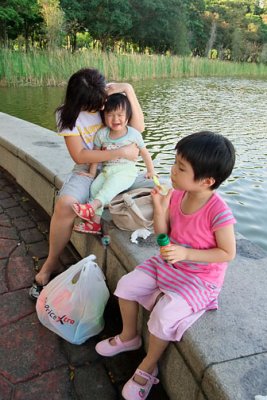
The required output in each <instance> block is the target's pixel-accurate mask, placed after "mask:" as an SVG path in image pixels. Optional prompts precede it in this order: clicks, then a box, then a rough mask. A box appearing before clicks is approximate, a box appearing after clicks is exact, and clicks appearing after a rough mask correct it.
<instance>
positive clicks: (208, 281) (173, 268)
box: [96, 131, 236, 400]
mask: <svg viewBox="0 0 267 400" xmlns="http://www.w3.org/2000/svg"><path fill="white" fill-rule="evenodd" d="M175 149H176V151H177V154H176V159H175V163H174V165H173V167H172V170H171V181H172V186H173V189H171V190H169V192H168V194H167V195H166V196H163V195H161V194H160V187H156V188H155V189H153V191H152V199H153V205H154V230H155V233H156V234H159V233H166V234H168V235H169V237H170V241H171V245H169V246H168V247H166V248H165V249H164V254H163V256H164V259H163V258H162V255H158V256H155V257H151V258H150V259H148V260H147V261H145V262H144V263H143V264H141V265H138V266H137V267H136V268H135V270H134V271H132V272H130V273H129V274H127V275H125V276H123V277H122V278H121V279H120V281H119V282H118V285H117V288H116V290H115V295H116V296H118V297H119V305H120V310H121V314H122V321H123V329H122V332H121V333H120V334H119V335H117V336H115V337H113V338H109V339H106V340H103V341H102V342H99V343H98V344H97V345H96V351H97V352H98V353H99V354H101V355H104V356H113V355H116V354H118V353H121V352H123V351H129V350H135V349H137V348H139V347H140V346H141V337H140V336H139V335H138V334H137V315H138V305H139V304H141V305H142V306H143V307H144V308H146V309H147V310H149V311H151V314H150V318H149V321H148V329H149V333H150V336H149V346H148V353H147V355H146V357H145V358H144V359H143V361H142V362H141V364H140V365H139V367H138V368H137V370H136V371H135V373H134V375H133V377H132V378H131V379H130V380H129V381H128V382H127V383H126V384H125V385H124V388H123V391H122V395H123V397H124V398H125V399H126V400H137V399H140V398H142V399H145V398H146V397H147V396H148V394H149V391H150V389H151V387H152V385H153V384H155V383H158V379H157V378H156V376H157V374H158V368H157V362H158V360H159V358H160V357H161V355H162V353H163V352H164V350H165V349H166V347H167V345H168V343H169V342H170V341H179V340H180V339H181V337H182V335H183V333H184V332H185V330H186V329H187V328H189V327H190V326H191V325H192V323H193V322H195V321H196V320H197V319H198V318H199V317H200V316H201V315H202V314H203V313H204V312H205V311H206V310H210V309H214V308H217V297H218V295H219V293H220V290H221V287H222V284H223V280H224V275H225V271H226V268H227V262H228V261H230V260H232V259H233V258H234V257H235V249H236V245H235V235H234V228H233V225H234V223H235V222H236V221H235V219H234V217H233V214H232V212H231V210H230V209H229V207H228V206H227V204H226V203H225V202H224V201H223V199H222V198H221V197H220V196H219V195H218V194H217V193H216V192H215V189H217V188H218V187H219V186H220V184H221V183H222V182H223V181H225V180H226V179H227V178H228V177H229V176H230V174H231V172H232V169H233V167H234V163H235V150H234V147H233V145H232V143H231V142H230V141H229V140H228V139H227V138H225V137H224V136H222V135H219V134H214V133H212V132H207V131H204V132H198V133H194V134H192V135H189V136H187V137H185V138H183V139H181V140H180V141H179V142H178V143H177V145H176V148H175Z"/></svg>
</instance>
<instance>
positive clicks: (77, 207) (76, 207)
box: [72, 203, 95, 221]
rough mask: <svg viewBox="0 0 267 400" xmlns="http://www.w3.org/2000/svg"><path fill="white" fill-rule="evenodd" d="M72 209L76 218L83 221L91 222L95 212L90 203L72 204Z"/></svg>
mask: <svg viewBox="0 0 267 400" xmlns="http://www.w3.org/2000/svg"><path fill="white" fill-rule="evenodd" d="M72 209H73V211H74V212H75V214H76V215H78V217H80V218H81V219H84V220H85V221H91V219H92V218H93V217H94V216H95V210H94V208H93V207H92V206H91V204H90V203H86V204H80V203H73V204H72Z"/></svg>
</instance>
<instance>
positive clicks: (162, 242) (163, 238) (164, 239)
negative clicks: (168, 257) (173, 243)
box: [157, 233, 170, 246]
mask: <svg viewBox="0 0 267 400" xmlns="http://www.w3.org/2000/svg"><path fill="white" fill-rule="evenodd" d="M157 243H158V245H159V246H167V245H168V244H170V239H169V236H168V235H166V233H160V234H159V235H158V236H157Z"/></svg>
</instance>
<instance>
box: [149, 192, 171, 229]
mask: <svg viewBox="0 0 267 400" xmlns="http://www.w3.org/2000/svg"><path fill="white" fill-rule="evenodd" d="M159 191H160V189H159V188H157V187H155V188H154V189H153V190H152V191H151V195H152V201H153V207H154V231H155V233H156V234H159V233H167V234H168V233H169V230H170V215H169V204H170V199H171V194H172V189H170V190H169V192H168V194H167V195H166V196H162V195H161V194H160V193H159Z"/></svg>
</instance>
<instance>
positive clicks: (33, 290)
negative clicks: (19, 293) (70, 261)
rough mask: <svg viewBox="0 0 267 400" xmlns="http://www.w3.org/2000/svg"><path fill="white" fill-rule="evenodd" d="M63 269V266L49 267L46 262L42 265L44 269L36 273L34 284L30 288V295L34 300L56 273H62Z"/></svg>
mask: <svg viewBox="0 0 267 400" xmlns="http://www.w3.org/2000/svg"><path fill="white" fill-rule="evenodd" d="M61 272H63V271H62V267H61V268H60V267H59V268H57V269H56V270H55V268H53V266H52V268H51V270H50V268H48V265H47V264H46V263H45V264H44V265H43V266H42V269H41V270H40V271H39V272H38V273H37V274H36V275H35V279H34V281H33V284H32V286H31V287H30V290H29V296H30V297H31V299H33V300H37V299H38V297H39V295H40V293H41V291H42V290H43V288H44V286H45V285H47V284H48V282H49V281H50V280H51V278H53V277H54V276H55V275H57V274H60V273H61Z"/></svg>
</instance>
